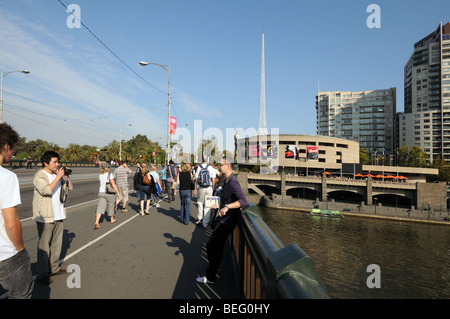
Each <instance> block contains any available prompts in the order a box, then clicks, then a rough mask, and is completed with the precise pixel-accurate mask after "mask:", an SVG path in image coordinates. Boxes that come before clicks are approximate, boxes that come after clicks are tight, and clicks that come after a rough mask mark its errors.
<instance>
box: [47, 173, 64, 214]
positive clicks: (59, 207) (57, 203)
mask: <svg viewBox="0 0 450 319" xmlns="http://www.w3.org/2000/svg"><path fill="white" fill-rule="evenodd" d="M44 173H45V174H47V176H48V181H49V184H51V183H52V182H53V181H54V180H55V178H56V174H49V173H47V172H46V171H44ZM60 195H61V180H59V181H58V185H56V187H55V189H54V190H53V193H52V208H53V219H54V220H55V221H57V220H63V219H66V212H65V211H64V204H63V203H61V199H60Z"/></svg>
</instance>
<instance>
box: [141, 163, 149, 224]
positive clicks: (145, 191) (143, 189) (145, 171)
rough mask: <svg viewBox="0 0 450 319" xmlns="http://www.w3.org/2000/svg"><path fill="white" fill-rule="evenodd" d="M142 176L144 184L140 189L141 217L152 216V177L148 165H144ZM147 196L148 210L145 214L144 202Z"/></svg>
mask: <svg viewBox="0 0 450 319" xmlns="http://www.w3.org/2000/svg"><path fill="white" fill-rule="evenodd" d="M141 176H142V184H141V186H140V187H139V206H140V207H141V216H145V215H148V214H150V213H149V210H150V199H151V193H150V185H151V180H152V178H151V175H150V172H149V170H148V169H147V164H145V163H143V164H142V169H141ZM146 196H147V208H146V209H145V213H144V204H145V203H144V202H145V197H146Z"/></svg>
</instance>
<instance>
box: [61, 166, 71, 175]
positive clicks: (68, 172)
mask: <svg viewBox="0 0 450 319" xmlns="http://www.w3.org/2000/svg"><path fill="white" fill-rule="evenodd" d="M61 169H63V170H64V175H66V176H69V175H70V174H72V170H71V169H69V168H67V167H65V166H62V167H61Z"/></svg>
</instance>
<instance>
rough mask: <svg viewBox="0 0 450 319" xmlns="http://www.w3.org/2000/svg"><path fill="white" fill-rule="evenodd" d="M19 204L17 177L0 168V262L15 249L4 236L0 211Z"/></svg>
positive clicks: (13, 253)
mask: <svg viewBox="0 0 450 319" xmlns="http://www.w3.org/2000/svg"><path fill="white" fill-rule="evenodd" d="M20 204H21V200H20V188H19V180H18V178H17V175H16V174H14V173H13V172H11V171H9V170H7V169H6V168H3V167H1V166H0V260H5V259H8V258H11V257H12V256H14V255H15V254H17V249H16V247H15V246H14V244H13V243H12V241H11V240H10V239H9V237H8V235H7V234H6V229H5V220H4V219H3V213H2V209H5V208H11V207H16V206H17V205H20Z"/></svg>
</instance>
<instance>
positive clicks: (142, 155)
mask: <svg viewBox="0 0 450 319" xmlns="http://www.w3.org/2000/svg"><path fill="white" fill-rule="evenodd" d="M49 150H53V151H56V152H58V154H59V155H60V156H61V161H63V162H64V161H68V162H93V163H95V162H97V161H107V162H110V161H116V162H118V161H119V158H120V143H119V141H115V140H114V141H112V142H111V143H110V144H108V145H107V146H105V147H103V148H101V149H100V148H99V147H97V146H91V145H83V146H81V145H79V144H76V143H71V144H69V145H68V147H66V148H61V147H59V146H58V145H56V144H53V143H49V142H47V141H43V140H41V139H38V140H35V141H29V142H27V141H26V138H24V137H21V138H20V140H19V142H18V144H17V146H16V149H15V158H17V159H27V158H28V156H31V157H32V158H33V159H34V158H37V159H38V160H40V158H41V156H42V154H43V153H44V152H46V151H49ZM153 152H155V155H156V156H155V157H153ZM165 155H166V154H165V151H164V150H163V149H162V148H161V146H160V145H159V143H158V142H153V141H151V140H149V139H148V138H147V136H145V135H137V136H135V137H133V138H132V139H131V140H129V141H122V160H126V161H127V162H129V163H137V162H147V163H160V164H162V163H164V159H165Z"/></svg>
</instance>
